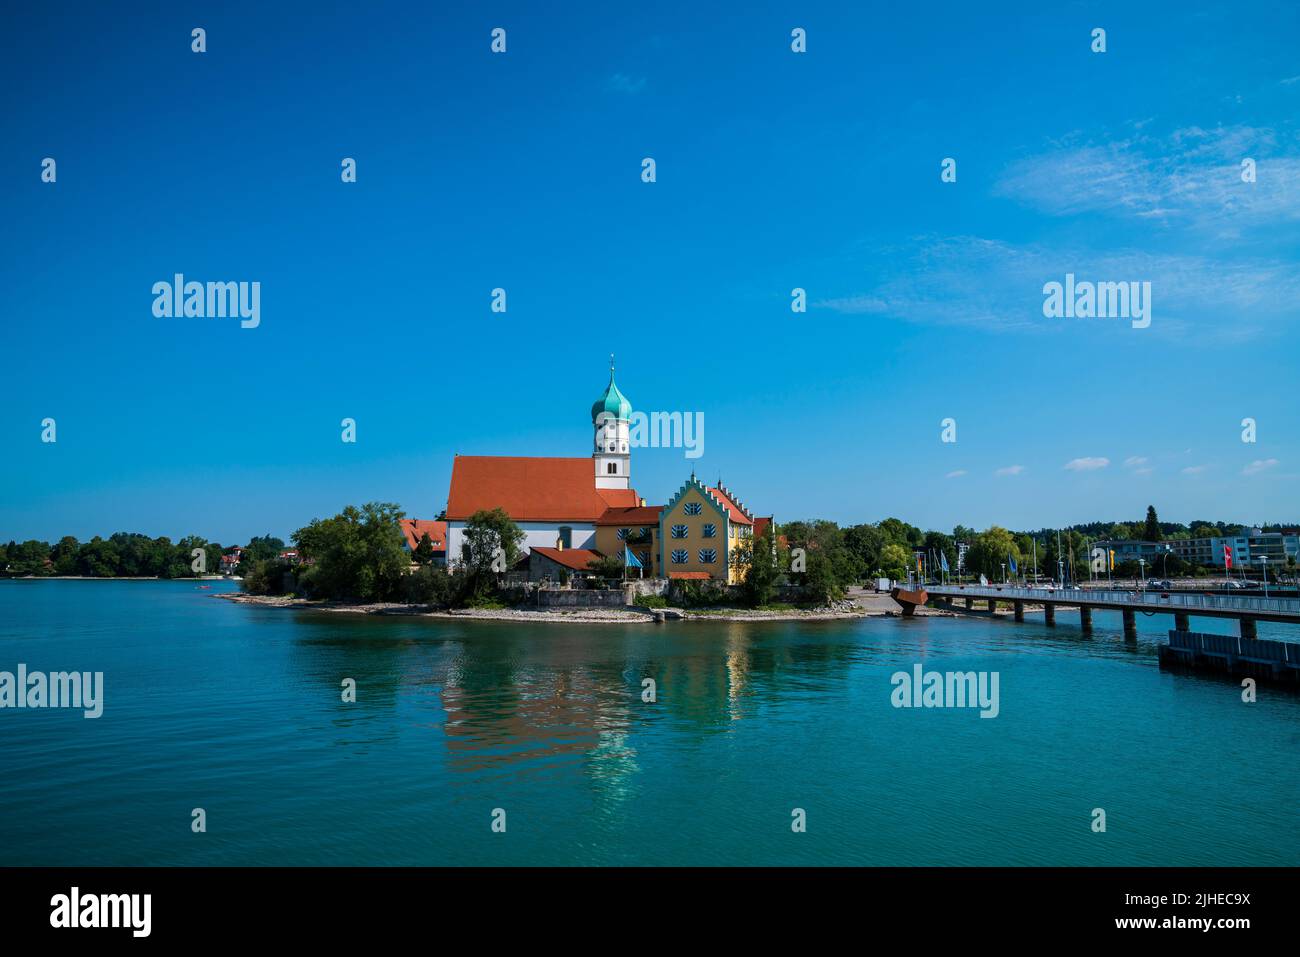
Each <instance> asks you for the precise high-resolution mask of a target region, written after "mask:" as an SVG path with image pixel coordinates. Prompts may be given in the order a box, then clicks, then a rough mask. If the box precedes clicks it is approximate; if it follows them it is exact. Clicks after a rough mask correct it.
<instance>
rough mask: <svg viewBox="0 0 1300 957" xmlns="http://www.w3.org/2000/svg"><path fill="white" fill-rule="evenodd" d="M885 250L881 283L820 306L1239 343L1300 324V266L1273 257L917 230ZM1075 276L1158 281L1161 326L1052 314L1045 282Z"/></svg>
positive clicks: (997, 326)
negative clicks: (1298, 308)
mask: <svg viewBox="0 0 1300 957" xmlns="http://www.w3.org/2000/svg"><path fill="white" fill-rule="evenodd" d="M879 252H880V253H881V254H882V255H880V256H878V257H877V258H876V260H874V261H873V263H872V266H871V268H872V269H873V271H882V270H885V269H888V270H890V272H889V274H887V275H885V276H883V277H882V278H881V279H880V280H879V281H877V282H875V283H874V284H873V288H870V289H864V290H862V291H860V292H854V293H852V294H849V295H845V296H839V297H831V298H826V299H819V300H814V301H813V303H812V305H813V307H814V308H819V309H830V310H833V311H835V312H838V313H842V314H844V315H853V316H879V317H880V318H882V319H897V320H902V321H908V322H916V323H922V324H927V325H937V326H970V327H979V328H984V329H988V330H1024V331H1029V330H1033V331H1038V332H1051V331H1059V330H1062V329H1079V328H1089V329H1094V330H1096V331H1097V333H1098V334H1099V335H1104V334H1105V333H1106V331H1107V330H1112V331H1114V332H1119V331H1125V332H1130V333H1132V334H1134V335H1149V334H1154V335H1170V336H1173V337H1176V338H1187V339H1191V338H1194V339H1195V340H1196V341H1198V342H1202V343H1204V342H1210V341H1214V342H1217V343H1225V342H1228V343H1231V342H1242V341H1248V340H1250V339H1252V338H1254V337H1256V336H1258V335H1259V334H1260V333H1261V332H1264V331H1268V330H1276V329H1277V328H1278V327H1279V326H1282V325H1286V324H1294V323H1295V321H1296V313H1295V308H1294V305H1293V304H1294V303H1296V302H1300V264H1297V263H1295V262H1293V261H1287V260H1282V259H1269V258H1268V257H1265V256H1253V257H1249V258H1244V259H1243V260H1241V261H1239V262H1231V261H1224V260H1221V259H1211V258H1209V257H1206V256H1202V255H1199V254H1193V253H1189V254H1185V255H1184V254H1170V253H1155V252H1151V251H1148V250H1143V249H1123V248H1120V249H1111V248H1105V249H1100V250H1096V251H1094V250H1089V249H1085V248H1081V247H1078V246H1073V245H1071V246H1061V247H1055V248H1051V249H1048V248H1046V247H1043V246H1038V245H1023V246H1017V245H1013V244H1011V243H1007V242H1003V241H1000V240H993V239H984V238H981V237H977V236H957V237H949V238H941V237H934V236H925V237H916V238H915V240H914V245H913V246H911V247H909V248H908V249H907V250H905V251H904V252H903V253H902V254H901V256H900V255H899V250H897V249H888V250H881V251H879ZM882 263H884V265H882ZM1066 273H1074V274H1075V275H1076V277H1078V279H1079V280H1091V281H1117V282H1120V281H1149V282H1150V283H1151V300H1152V306H1151V315H1152V325H1151V328H1150V329H1147V330H1132V329H1131V328H1130V326H1129V323H1128V321H1127V320H1123V319H1046V318H1044V316H1043V299H1044V296H1043V285H1044V283H1046V282H1061V281H1062V280H1063V279H1064V277H1065V274H1066ZM1229 317H1230V318H1229ZM1089 323H1090V324H1091V325H1090V326H1086V325H1084V324H1089Z"/></svg>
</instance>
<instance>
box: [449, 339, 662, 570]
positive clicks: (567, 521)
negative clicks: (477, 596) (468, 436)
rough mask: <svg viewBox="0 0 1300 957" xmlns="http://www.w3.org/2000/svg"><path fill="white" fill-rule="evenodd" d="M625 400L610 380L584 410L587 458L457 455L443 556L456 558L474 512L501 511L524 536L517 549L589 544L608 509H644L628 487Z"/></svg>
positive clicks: (627, 407)
mask: <svg viewBox="0 0 1300 957" xmlns="http://www.w3.org/2000/svg"><path fill="white" fill-rule="evenodd" d="M631 416H632V403H630V402H628V400H627V399H626V398H625V397H624V396H623V393H621V392H619V390H618V386H617V385H615V383H614V367H613V363H612V362H611V363H610V370H609V385H608V386H606V388H605V393H604V395H602V396H601V397H600V398H599V399H597V400H596V403H595V404H594V405H593V406H592V407H591V423H592V430H593V433H594V446H593V450H592V454H591V456H590V457H589V458H535V457H525V456H507V455H458V456H456V458H455V461H454V462H453V463H452V467H451V489H450V491H449V492H448V493H447V555H448V557H449V559H450V560H451V561H452V563H453V564H454V563H455V562H456V561H457V560H458V559H459V557H460V555H461V554H462V546H463V544H464V541H465V523H466V522H467V521H468V520H469V518H470V516H471V515H473V514H474V513H475V512H477V511H479V510H481V509H486V510H491V509H494V508H503V509H505V511H506V513H507V514H508V515H509V516H510V517H511V518H512V519H513V520H514V522H515V524H516V525H518V526H519V527H520V528H521V529H523V532H524V541H523V548H524V549H525V550H528V549H532V548H585V549H594V548H595V547H596V523H597V521H598V520H599V519H600V518H601V517H602V516H603V515H604V514H605V513H606V512H607V511H609V510H610V509H611V508H625V509H626V508H637V507H640V506H643V505H645V501H644V500H643V499H641V498H639V497H638V496H637V494H636V490H635V489H634V488H632V474H631V461H632V455H631V448H630V442H631V437H630V431H631Z"/></svg>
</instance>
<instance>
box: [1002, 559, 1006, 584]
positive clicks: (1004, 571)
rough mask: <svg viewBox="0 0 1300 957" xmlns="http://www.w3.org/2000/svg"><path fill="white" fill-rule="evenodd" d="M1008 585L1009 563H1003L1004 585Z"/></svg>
mask: <svg viewBox="0 0 1300 957" xmlns="http://www.w3.org/2000/svg"><path fill="white" fill-rule="evenodd" d="M1006 583H1007V563H1006V562H1003V563H1002V584H1004V585H1005V584H1006Z"/></svg>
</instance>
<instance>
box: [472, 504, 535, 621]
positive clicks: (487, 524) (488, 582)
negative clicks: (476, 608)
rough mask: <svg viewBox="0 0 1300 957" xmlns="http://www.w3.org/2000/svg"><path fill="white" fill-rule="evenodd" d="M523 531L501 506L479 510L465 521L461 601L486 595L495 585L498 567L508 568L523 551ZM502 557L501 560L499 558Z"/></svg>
mask: <svg viewBox="0 0 1300 957" xmlns="http://www.w3.org/2000/svg"><path fill="white" fill-rule="evenodd" d="M523 542H524V532H523V529H521V528H520V527H519V526H518V525H516V524H515V523H514V521H513V520H512V519H511V518H510V516H509V514H507V512H506V510H505V509H503V508H494V509H491V510H490V511H489V510H486V509H481V510H479V511H477V512H475V513H474V514H473V515H471V516H470V517H469V521H468V522H466V523H465V541H464V545H463V546H462V547H463V551H462V554H461V571H462V572H463V574H464V576H465V577H464V578H463V579H461V581H462V583H463V587H464V589H465V590H464V592H463V593H462V595H461V596H460V597H461V598H462V599H463V600H466V601H473V600H475V599H478V598H481V597H483V596H485V595H487V594H489V593H490V592H491V591H492V590H493V588H494V587H495V586H496V581H497V575H498V574H499V571H498V567H500V566H504V567H503V568H501V570H504V569H506V568H511V567H513V565H514V564H515V562H517V561H518V560H519V558H520V556H521V555H522V554H523V553H522V552H521V551H520V548H521V546H522V545H523ZM499 558H504V559H505V561H504V562H503V563H499V562H498V559H499Z"/></svg>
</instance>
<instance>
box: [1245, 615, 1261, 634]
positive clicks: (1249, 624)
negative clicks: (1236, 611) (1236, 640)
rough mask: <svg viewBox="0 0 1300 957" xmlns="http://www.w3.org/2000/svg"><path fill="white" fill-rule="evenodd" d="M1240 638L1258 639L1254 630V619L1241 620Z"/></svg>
mask: <svg viewBox="0 0 1300 957" xmlns="http://www.w3.org/2000/svg"><path fill="white" fill-rule="evenodd" d="M1241 637H1243V638H1258V637H1259V634H1258V632H1257V631H1256V630H1255V619H1254V618H1245V617H1243V618H1242V619H1241Z"/></svg>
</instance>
